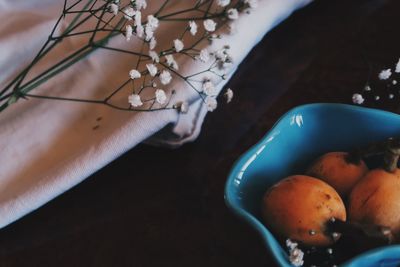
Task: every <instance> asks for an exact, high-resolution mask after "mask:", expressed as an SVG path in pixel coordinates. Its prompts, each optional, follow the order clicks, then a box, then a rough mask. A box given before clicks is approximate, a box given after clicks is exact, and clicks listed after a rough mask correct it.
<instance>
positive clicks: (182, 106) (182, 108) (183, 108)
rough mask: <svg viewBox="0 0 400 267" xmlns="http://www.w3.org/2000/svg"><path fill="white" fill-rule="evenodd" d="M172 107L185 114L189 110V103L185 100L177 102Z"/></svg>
mask: <svg viewBox="0 0 400 267" xmlns="http://www.w3.org/2000/svg"><path fill="white" fill-rule="evenodd" d="M174 108H176V109H177V110H178V111H179V112H180V113H182V114H186V113H187V112H188V111H189V105H188V103H187V102H178V103H176V104H175V105H174Z"/></svg>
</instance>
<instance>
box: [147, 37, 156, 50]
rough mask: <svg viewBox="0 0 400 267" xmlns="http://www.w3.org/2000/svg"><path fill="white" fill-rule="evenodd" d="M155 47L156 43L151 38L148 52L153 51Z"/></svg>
mask: <svg viewBox="0 0 400 267" xmlns="http://www.w3.org/2000/svg"><path fill="white" fill-rule="evenodd" d="M156 45H157V41H156V38H154V37H153V38H151V39H150V43H149V48H150V50H153V49H154V48H155V47H156Z"/></svg>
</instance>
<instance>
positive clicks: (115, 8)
mask: <svg viewBox="0 0 400 267" xmlns="http://www.w3.org/2000/svg"><path fill="white" fill-rule="evenodd" d="M110 11H111V13H113V14H114V15H115V16H116V15H118V11H119V7H118V5H117V4H115V3H113V4H111V5H110Z"/></svg>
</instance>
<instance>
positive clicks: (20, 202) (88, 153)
mask: <svg viewBox="0 0 400 267" xmlns="http://www.w3.org/2000/svg"><path fill="white" fill-rule="evenodd" d="M177 2H178V3H186V4H187V3H188V2H191V1H177ZM309 2H310V0H260V1H259V7H258V8H257V9H254V10H252V12H251V13H250V14H244V15H242V16H240V18H239V20H238V21H237V24H236V25H237V33H236V34H234V35H227V34H226V35H224V37H223V38H222V39H221V40H217V41H215V42H214V43H213V44H212V46H213V47H214V48H215V49H218V48H220V47H222V46H223V45H224V44H226V43H228V44H229V45H230V47H231V49H230V51H231V54H232V56H233V58H234V66H233V68H232V70H234V69H236V67H237V65H238V64H239V63H240V62H241V61H242V60H243V59H244V57H245V56H246V55H247V54H248V52H249V51H250V50H251V48H252V47H253V46H254V45H256V44H257V43H258V42H259V41H260V40H261V38H262V37H263V36H264V35H265V33H267V32H268V31H269V30H270V29H271V28H273V27H274V26H275V25H276V24H278V23H279V22H280V21H282V20H283V19H285V18H286V17H287V16H288V15H290V14H291V13H292V12H293V11H294V10H296V9H298V8H300V7H302V6H304V5H306V4H308V3H309ZM148 3H149V5H150V6H151V5H159V4H160V1H148ZM62 4H63V1H62V0H30V1H25V0H0V18H2V23H1V24H0V84H1V85H2V86H3V85H4V84H5V83H6V82H7V81H9V80H10V79H12V78H13V77H14V75H16V74H17V73H18V71H20V70H21V69H22V68H23V67H24V66H25V65H26V64H27V63H29V61H30V60H31V59H32V58H33V56H34V53H35V51H37V50H38V49H39V48H40V46H41V45H42V44H43V42H44V41H45V40H46V38H47V35H48V33H49V31H50V30H51V28H52V26H53V25H54V23H55V19H56V17H57V15H58V14H59V12H60V8H62ZM178 7H179V5H178V6H175V8H178ZM173 31H174V27H173V24H171V25H170V26H169V28H166V29H163V32H164V33H166V34H170V33H172V32H173ZM112 42H116V43H121V42H125V39H124V38H123V37H116V38H115V39H114V40H112ZM158 42H159V43H161V44H162V38H161V39H160V38H159V39H158ZM74 45H75V44H74V43H72V42H69V41H67V40H66V41H65V42H63V44H62V46H63V49H65V50H68V49H70V48H71V47H73V46H74ZM61 51H62V50H61ZM49 60H51V59H49ZM129 63H130V62H129V60H128V59H127V57H126V56H124V55H118V54H115V53H110V52H109V53H104V52H100V51H96V52H95V53H94V54H92V55H91V56H89V57H88V58H87V59H85V60H83V61H81V62H79V63H78V64H76V65H74V66H73V67H72V68H70V69H68V70H67V71H65V72H63V73H62V74H60V75H59V76H57V77H56V78H55V79H52V80H49V81H48V82H47V83H46V84H45V85H44V86H42V87H41V88H40V92H49V91H51V92H55V93H53V95H54V94H55V95H58V94H61V93H62V95H63V96H70V97H71V96H76V94H77V92H78V95H79V97H93V96H97V95H99V94H101V93H102V92H104V90H107V89H109V88H110V86H117V85H118V81H121V77H125V76H126V74H127V71H128V70H129V67H130V66H129V65H130V64H129ZM179 64H180V66H181V68H182V69H183V70H184V71H185V72H187V73H195V72H196V68H198V66H197V65H196V64H194V63H193V61H191V60H183V59H180V62H179ZM231 74H232V72H231ZM225 83H226V81H224V80H221V81H218V85H217V87H218V90H219V91H220V90H221V89H222V87H223V86H224V84H225ZM2 86H0V87H2ZM171 86H172V87H173V88H175V89H176V91H177V97H178V98H179V99H182V100H186V101H188V102H189V103H190V107H189V112H188V114H178V113H177V112H176V111H174V110H169V111H160V112H142V113H132V112H124V111H118V110H113V109H111V108H109V107H106V106H102V105H91V104H81V103H71V102H59V101H43V100H37V99H30V100H28V101H25V100H19V102H17V103H16V104H14V105H12V106H10V107H9V108H8V109H6V110H5V111H4V112H2V113H0V151H1V153H0V227H4V226H6V225H7V224H9V223H11V222H13V221H15V220H17V219H19V218H20V217H22V216H24V215H25V214H27V213H29V212H31V211H32V210H35V209H36V208H38V207H40V206H41V205H43V204H45V203H46V202H48V201H50V200H51V199H53V198H54V197H56V196H57V195H59V194H61V193H63V192H64V191H66V190H68V189H70V188H71V187H73V186H75V185H76V184H78V183H79V182H81V181H82V180H83V179H85V178H86V177H88V176H89V175H91V174H92V173H94V172H95V171H97V170H99V169H100V168H102V167H103V166H105V165H106V164H108V163H109V162H111V161H112V160H114V159H116V158H117V157H119V156H120V155H121V154H123V153H124V152H126V151H128V150H129V149H131V148H132V147H134V146H135V145H137V144H138V143H140V142H143V141H145V140H147V142H149V143H152V144H157V145H169V146H179V145H181V144H183V143H185V142H188V141H191V140H194V139H195V138H196V137H197V136H198V134H199V132H200V128H201V124H202V122H203V119H204V117H205V115H206V114H207V110H206V108H205V107H204V105H203V103H202V101H201V99H200V97H199V95H198V94H197V93H195V92H194V91H193V90H189V89H188V88H187V85H186V84H185V83H184V82H182V81H179V80H176V81H174V83H173V84H172V85H171ZM167 125H169V126H171V125H172V127H168V129H172V130H168V131H166V130H164V131H162V134H157V132H159V131H160V130H162V129H165V127H166V126H167Z"/></svg>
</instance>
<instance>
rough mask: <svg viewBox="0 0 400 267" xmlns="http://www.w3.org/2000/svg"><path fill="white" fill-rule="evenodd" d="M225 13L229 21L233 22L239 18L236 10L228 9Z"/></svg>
mask: <svg viewBox="0 0 400 267" xmlns="http://www.w3.org/2000/svg"><path fill="white" fill-rule="evenodd" d="M226 13H227V14H228V18H229V19H232V20H235V19H238V18H239V12H238V11H237V9H236V8H230V9H228V11H227V12H226Z"/></svg>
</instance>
